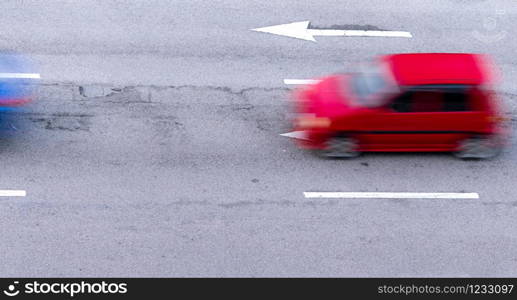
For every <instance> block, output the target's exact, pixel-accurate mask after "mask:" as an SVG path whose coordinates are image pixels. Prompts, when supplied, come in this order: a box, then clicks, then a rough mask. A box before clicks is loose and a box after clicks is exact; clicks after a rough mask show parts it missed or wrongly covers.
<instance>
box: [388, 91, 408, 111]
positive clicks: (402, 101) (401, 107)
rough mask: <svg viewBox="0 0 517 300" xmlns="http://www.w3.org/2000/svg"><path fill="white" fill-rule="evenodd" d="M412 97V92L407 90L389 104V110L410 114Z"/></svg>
mask: <svg viewBox="0 0 517 300" xmlns="http://www.w3.org/2000/svg"><path fill="white" fill-rule="evenodd" d="M412 97H413V91H411V90H408V91H405V92H403V93H402V94H400V95H399V96H397V97H396V98H395V99H394V100H393V102H392V103H391V108H392V109H393V110H394V111H396V112H400V113H402V112H410V111H411V98H412Z"/></svg>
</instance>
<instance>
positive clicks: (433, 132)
mask: <svg viewBox="0 0 517 300" xmlns="http://www.w3.org/2000/svg"><path fill="white" fill-rule="evenodd" d="M491 70H492V67H491V66H490V63H489V61H488V59H487V57H485V56H484V55H479V54H455V53H454V54H453V53H450V54H449V53H418V54H395V55H387V56H382V57H380V58H379V59H378V60H377V61H375V62H374V63H372V64H369V65H367V66H366V67H363V68H361V71H360V72H358V73H354V74H338V75H333V76H329V77H326V78H323V79H322V80H320V81H319V82H318V83H316V84H314V85H310V86H306V87H303V88H300V89H298V90H297V91H296V92H295V93H294V98H295V99H294V100H295V103H296V110H297V117H296V119H295V120H294V127H295V131H297V132H298V133H302V135H301V136H300V135H299V136H298V137H299V139H298V141H299V143H300V145H301V146H303V147H305V148H310V149H315V150H317V151H318V152H319V153H320V154H322V155H323V156H325V157H353V156H356V155H358V154H359V153H360V152H369V151H392V152H395V151H397V152H398V151H404V152H407V151H411V152H414V151H425V152H428V151H433V152H439V151H440V152H442V151H443V152H444V151H447V152H454V153H455V154H456V156H458V157H460V158H489V157H493V156H495V155H497V154H498V153H499V152H500V150H501V148H502V146H503V144H504V140H505V138H504V137H505V136H506V133H505V129H504V128H505V126H504V125H503V123H504V121H505V118H504V117H503V115H502V111H501V108H500V105H499V104H498V101H497V99H496V95H495V93H493V92H492V91H491V87H492V85H491V84H492V83H493V75H492V74H491Z"/></svg>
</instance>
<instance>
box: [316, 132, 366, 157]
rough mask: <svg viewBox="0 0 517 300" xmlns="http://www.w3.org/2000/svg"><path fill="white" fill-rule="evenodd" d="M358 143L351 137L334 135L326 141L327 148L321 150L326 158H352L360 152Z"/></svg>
mask: <svg viewBox="0 0 517 300" xmlns="http://www.w3.org/2000/svg"><path fill="white" fill-rule="evenodd" d="M358 148H359V147H358V143H357V141H356V140H355V139H353V138H349V137H334V138H331V139H329V140H328V141H327V142H326V143H325V149H323V150H321V151H320V154H321V156H323V157H326V158H351V157H356V156H358V155H359V154H360V152H359V151H357V149H358Z"/></svg>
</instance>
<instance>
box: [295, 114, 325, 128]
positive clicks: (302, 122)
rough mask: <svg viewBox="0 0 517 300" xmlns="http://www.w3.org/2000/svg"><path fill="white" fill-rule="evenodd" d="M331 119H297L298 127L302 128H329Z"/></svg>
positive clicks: (305, 117) (312, 117) (307, 117)
mask: <svg viewBox="0 0 517 300" xmlns="http://www.w3.org/2000/svg"><path fill="white" fill-rule="evenodd" d="M330 124H331V121H330V119H329V118H321V117H314V116H302V117H299V118H298V119H297V122H296V125H297V126H298V127H300V128H327V127H330Z"/></svg>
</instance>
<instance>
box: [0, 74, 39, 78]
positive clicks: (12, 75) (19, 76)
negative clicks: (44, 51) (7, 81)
mask: <svg viewBox="0 0 517 300" xmlns="http://www.w3.org/2000/svg"><path fill="white" fill-rule="evenodd" d="M0 78H24V79H40V75H39V74H38V73H0Z"/></svg>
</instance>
